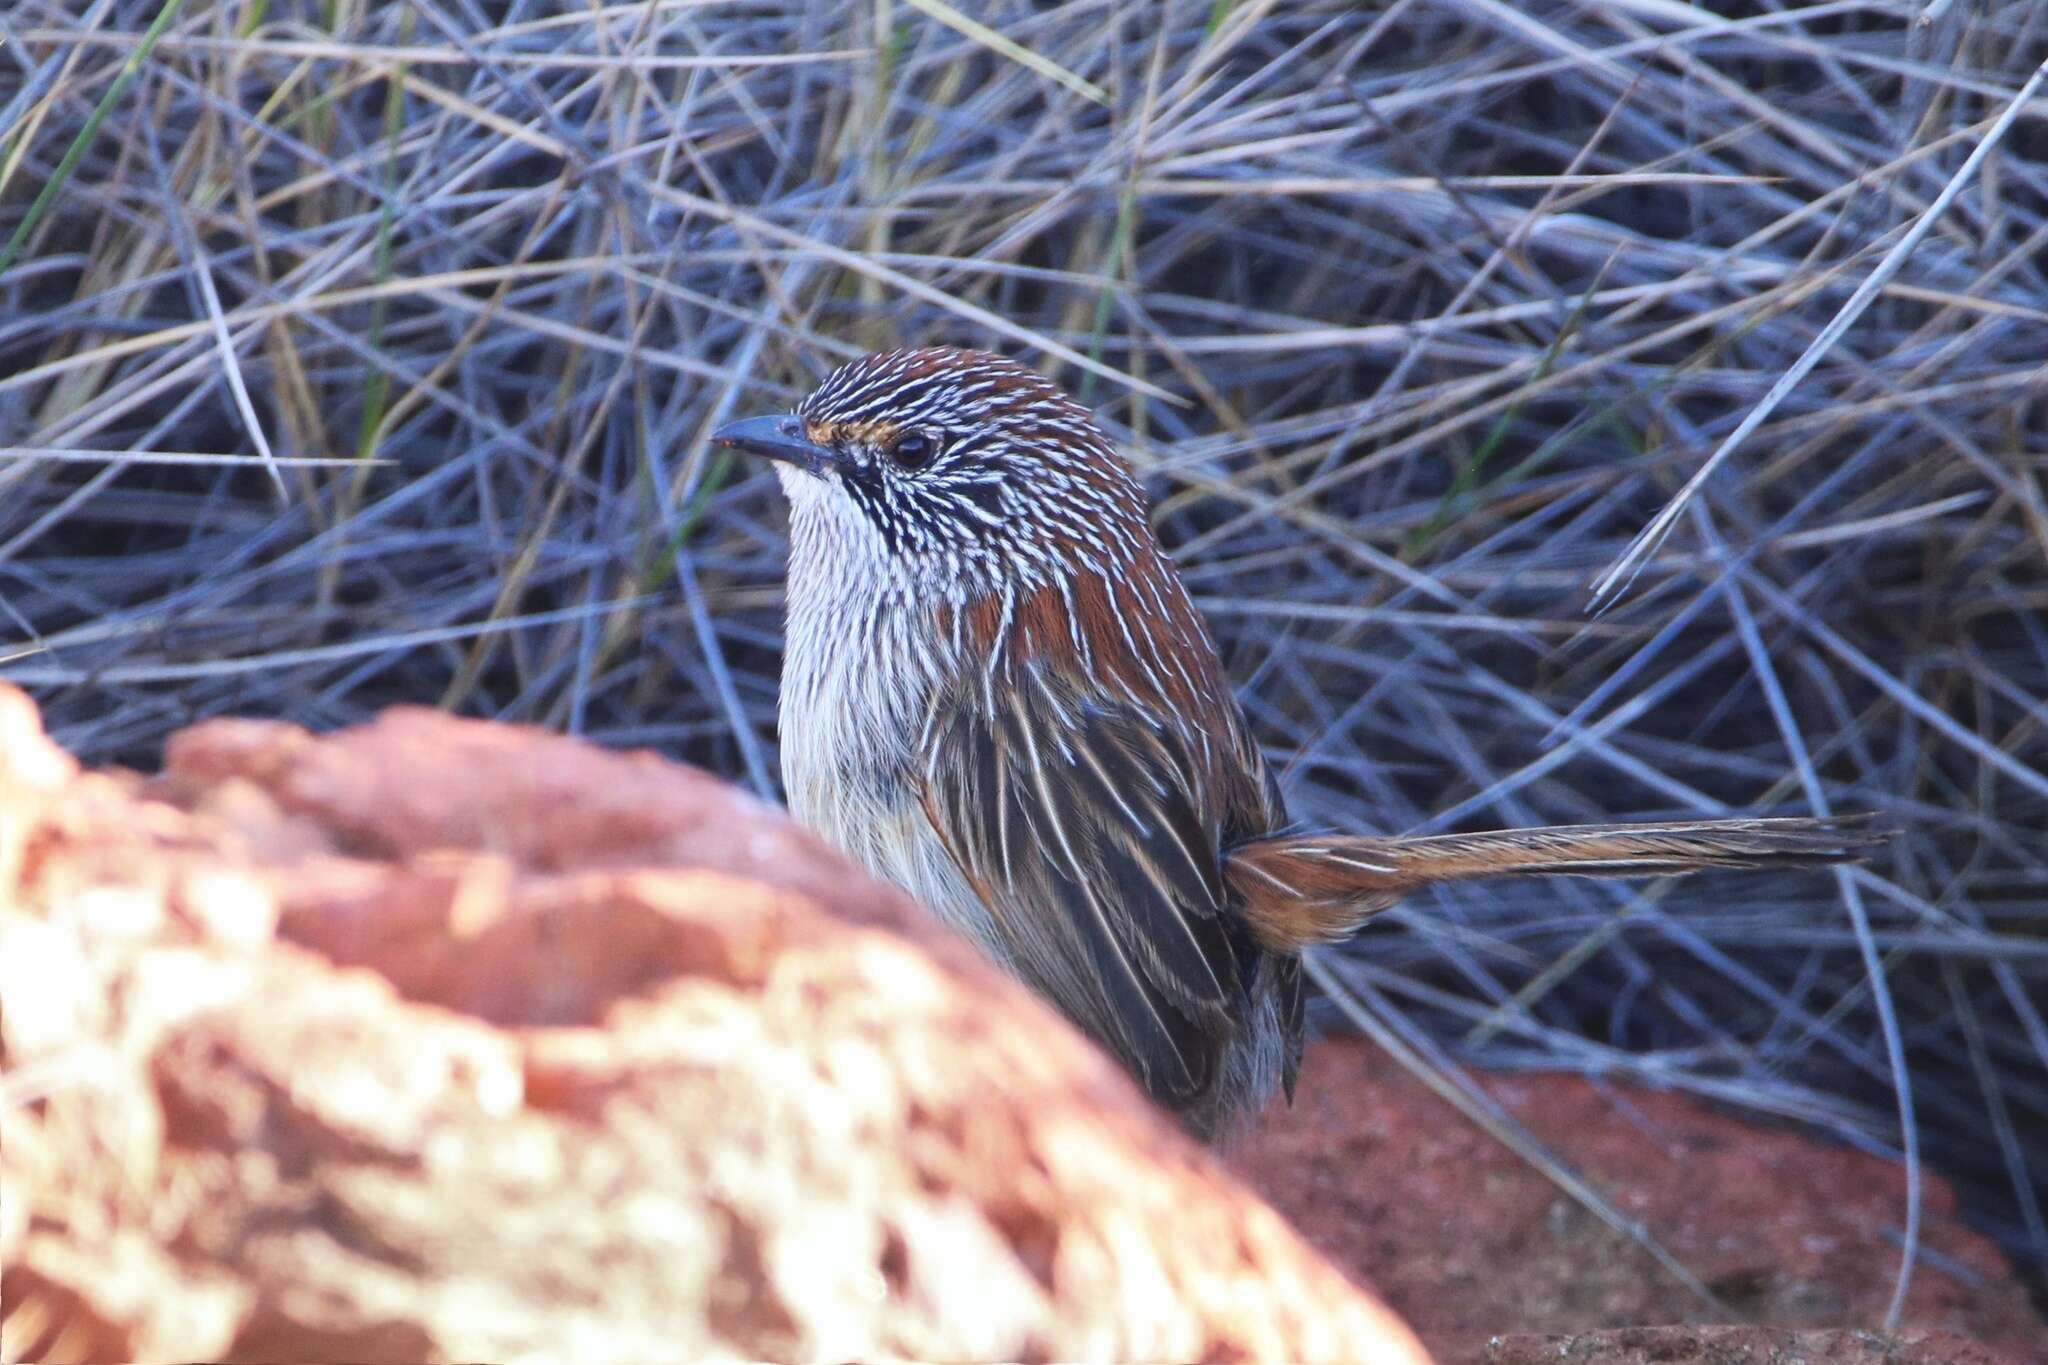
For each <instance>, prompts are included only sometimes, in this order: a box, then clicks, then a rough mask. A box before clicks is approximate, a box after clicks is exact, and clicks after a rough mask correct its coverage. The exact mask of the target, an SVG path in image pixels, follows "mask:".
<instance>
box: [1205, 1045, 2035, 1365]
mask: <svg viewBox="0 0 2048 1365" xmlns="http://www.w3.org/2000/svg"><path fill="white" fill-rule="evenodd" d="M1481 1084H1482V1085H1484V1086H1485V1087H1486V1088H1487V1089H1488V1090H1489V1091H1490V1092H1491V1093H1492V1094H1493V1096H1494V1098H1495V1099H1497V1100H1498V1101H1500V1103H1501V1104H1502V1105H1503V1107H1505V1108H1506V1110H1507V1111H1508V1112H1509V1113H1510V1114H1511V1115H1513V1116H1514V1117H1515V1118H1516V1119H1517V1120H1519V1121H1520V1122H1521V1123H1522V1124H1523V1125H1524V1126H1525V1127H1526V1128H1527V1129H1528V1130H1529V1131H1530V1132H1531V1133H1533V1134H1534V1135H1535V1136H1536V1137H1537V1138H1538V1139H1539V1140H1540V1141H1542V1142H1543V1143H1544V1144H1546V1145H1547V1146H1548V1147H1549V1148H1550V1149H1551V1150H1552V1151H1553V1152H1556V1153H1558V1154H1559V1155H1560V1156H1561V1157H1562V1158H1563V1159H1564V1161H1565V1162H1566V1163H1567V1164H1568V1165H1569V1166H1571V1167H1572V1168H1573V1169H1574V1170H1576V1171H1578V1172H1579V1173H1580V1174H1581V1175H1583V1176H1584V1177H1586V1179H1587V1180H1588V1181H1589V1182H1590V1183H1591V1184H1592V1185H1593V1187H1594V1188H1596V1189H1598V1190H1600V1191H1601V1192H1602V1193H1604V1194H1605V1195H1606V1196H1607V1198H1608V1199H1609V1200H1610V1201H1611V1202H1612V1203H1613V1204H1615V1205H1616V1206H1617V1207H1618V1208H1620V1209H1621V1210H1622V1212H1623V1213H1624V1215H1625V1216H1627V1217H1629V1218H1632V1219H1635V1220H1637V1221H1638V1222H1639V1223H1640V1225H1641V1226H1642V1227H1643V1228H1644V1229H1645V1230H1646V1231H1647V1232H1648V1233H1649V1235H1650V1236H1651V1237H1653V1238H1655V1239H1656V1240H1657V1241H1658V1242H1659V1243H1661V1244H1662V1245H1663V1246H1664V1247H1665V1249H1666V1250H1668V1251H1669V1252H1670V1253H1671V1254H1672V1255H1673V1256H1675V1257H1676V1258H1677V1260H1678V1261H1679V1263H1680V1264H1681V1265H1684V1266H1685V1267H1687V1268H1688V1269H1689V1270H1691V1271H1692V1273H1693V1274H1694V1275H1695V1276H1697V1277H1698V1278H1699V1279H1701V1280H1702V1281H1704V1282H1705V1283H1706V1284H1707V1285H1708V1286H1709V1287H1710V1288H1711V1289H1712V1290H1713V1292H1714V1293H1715V1294H1716V1295H1717V1296H1718V1297H1719V1298H1720V1300H1721V1302H1722V1305H1723V1307H1722V1308H1721V1309H1719V1310H1717V1309H1715V1308H1714V1307H1712V1306H1711V1305H1709V1304H1707V1303H1704V1302H1702V1301H1701V1300H1700V1298H1699V1297H1698V1296H1696V1295H1695V1294H1693V1293H1692V1292H1690V1291H1689V1290H1687V1289H1686V1288H1685V1287H1684V1286H1683V1285H1682V1284H1680V1283H1679V1282H1678V1281H1677V1280H1676V1279H1675V1278H1674V1277H1673V1276H1672V1275H1670V1274H1669V1273H1668V1272H1666V1271H1665V1270H1663V1269H1662V1268H1661V1267H1659V1266H1658V1264H1657V1262H1656V1261H1655V1260H1654V1259H1653V1258H1652V1257H1651V1256H1650V1255H1649V1253H1648V1252H1646V1251H1644V1250H1643V1249H1642V1248H1641V1247H1640V1246H1638V1245H1637V1244H1636V1243H1635V1242H1634V1241H1633V1240H1632V1239H1630V1238H1629V1237H1627V1236H1626V1235H1624V1234H1622V1233H1620V1232H1616V1231H1615V1230H1613V1229H1612V1228H1610V1227H1608V1226H1607V1225H1606V1224H1605V1223H1603V1222H1601V1221H1600V1220H1599V1219H1598V1218H1596V1217H1594V1215H1592V1214H1591V1213H1589V1212H1587V1211H1586V1210H1585V1209H1584V1208H1582V1207H1581V1206H1580V1205H1578V1204H1577V1203H1575V1202H1573V1201H1572V1200H1571V1199H1570V1198H1569V1197H1568V1196H1567V1195H1565V1194H1564V1193H1563V1192H1562V1191H1561V1190H1559V1189H1558V1187H1557V1186H1555V1185H1554V1184H1552V1183H1551V1182H1550V1181H1549V1180H1548V1179H1546V1178H1545V1177H1544V1176H1542V1175H1541V1174H1539V1173H1538V1172H1536V1171H1535V1170H1532V1169H1531V1168H1530V1167H1529V1166H1527V1165H1526V1164H1525V1163H1523V1161H1522V1160H1521V1159H1520V1158H1519V1157H1517V1156H1515V1155H1514V1154H1512V1153H1511V1152H1509V1151H1508V1150H1507V1149H1506V1148H1504V1147H1502V1146H1501V1145H1500V1144H1498V1143H1496V1142H1495V1141H1493V1140H1492V1139H1491V1138H1489V1137H1487V1136H1485V1135H1484V1134H1482V1133H1481V1132H1479V1131H1478V1130H1477V1129H1476V1128H1474V1127H1473V1126H1472V1125H1471V1124H1470V1123H1468V1122H1467V1121H1466V1120H1465V1119H1463V1118H1462V1117H1461V1116H1460V1115H1459V1114H1458V1113H1457V1111H1455V1110H1454V1109H1452V1108H1451V1107H1450V1106H1449V1105H1448V1104H1446V1103H1445V1102H1443V1101H1442V1100H1440V1099H1438V1098H1437V1097H1436V1096H1434V1095H1433V1094H1431V1093H1430V1092H1429V1091H1428V1090H1427V1089H1426V1088H1425V1087H1424V1086H1423V1085H1422V1084H1421V1083H1420V1082H1419V1081H1417V1080H1415V1079H1414V1078H1412V1077H1411V1076H1409V1074H1408V1073H1407V1072H1406V1071H1405V1070H1404V1069H1402V1068H1401V1067H1400V1066H1399V1065H1398V1064H1396V1063H1395V1062H1394V1061H1393V1060H1392V1059H1391V1058H1389V1057H1388V1056H1387V1055H1386V1054H1385V1053H1383V1052H1381V1051H1380V1050H1379V1049H1377V1048H1375V1047H1373V1046H1372V1045H1370V1044H1368V1043H1366V1042H1363V1041H1361V1040H1358V1039H1350V1038H1342V1039H1328V1040H1325V1041H1322V1042H1319V1043H1316V1044H1314V1045H1312V1046H1311V1047H1310V1049H1309V1053H1308V1057H1307V1060H1306V1063H1305V1065H1304V1068H1303V1073H1302V1077H1301V1083H1300V1087H1299V1091H1298V1094H1299V1099H1298V1102H1297V1105H1296V1107H1295V1108H1294V1109H1293V1110H1292V1111H1286V1110H1281V1109H1278V1108H1276V1109H1275V1110H1274V1111H1273V1112H1272V1113H1271V1114H1269V1115H1268V1117H1267V1120H1266V1122H1265V1124H1264V1126H1263V1127H1262V1128H1260V1130H1259V1131H1258V1132H1257V1133H1255V1134H1254V1135H1253V1137H1252V1138H1251V1140H1250V1141H1249V1142H1248V1143H1247V1144H1246V1146H1245V1147H1244V1148H1243V1149H1242V1150H1240V1151H1239V1152H1238V1153H1236V1154H1235V1157H1234V1162H1233V1164H1235V1165H1236V1166H1237V1168H1238V1170H1239V1171H1240V1172H1241V1173H1243V1174H1244V1175H1245V1176H1246V1178H1247V1179H1249V1180H1250V1181H1251V1182H1252V1184H1253V1185H1254V1186H1255V1187H1256V1188H1257V1189H1258V1190H1259V1191H1260V1192H1261V1193H1262V1194H1264V1195H1265V1196H1266V1198H1267V1199H1269V1200H1271V1201H1272V1203H1273V1206H1274V1207H1275V1208H1278V1209H1279V1210H1280V1211H1281V1212H1283V1213H1285V1214H1286V1215H1287V1216H1288V1217H1289V1218H1290V1219H1291V1220H1292V1221H1293V1223H1294V1224H1295V1226H1296V1227H1297V1228H1299V1229H1300V1230H1301V1231H1302V1233H1303V1234H1304V1235H1305V1236H1306V1237H1307V1238H1308V1239H1309V1241H1311V1242H1312V1243H1314V1244H1315V1245H1316V1246H1317V1247H1318V1248H1319V1249H1320V1250H1321V1251H1323V1252H1324V1253H1325V1254H1326V1255H1328V1256H1329V1257H1330V1258H1331V1259H1332V1260H1334V1261H1335V1262H1337V1263H1338V1264H1339V1265H1341V1266H1344V1267H1345V1268H1346V1269H1347V1270H1349V1271H1350V1272H1351V1274H1352V1275H1353V1276H1355V1277H1357V1278H1358V1279H1360V1280H1362V1281H1364V1282H1366V1283H1369V1284H1371V1285H1373V1286H1374V1287H1375V1288H1376V1289H1377V1290H1379V1292H1380V1293H1381V1294H1382V1295H1383V1296H1384V1297H1385V1298H1386V1300H1387V1302H1388V1304H1390V1305H1391V1306H1392V1307H1393V1308H1394V1309H1395V1311H1396V1312H1399V1313H1400V1314H1401V1315H1402V1316H1404V1317H1405V1318H1407V1320H1408V1321H1409V1322H1410V1323H1411V1324H1412V1325H1413V1326H1414V1328H1415V1330H1416V1332H1417V1334H1418V1335H1419V1336H1421V1337H1422V1339H1423V1341H1424V1342H1425V1343H1426V1344H1427V1345H1428V1346H1429V1348H1430V1349H1431V1350H1432V1351H1433V1352H1436V1353H1437V1354H1438V1355H1439V1356H1440V1358H1441V1359H1443V1360H1446V1361H1459V1360H1474V1359H1479V1358H1481V1357H1482V1356H1485V1358H1487V1359H1494V1358H1495V1357H1494V1356H1488V1355H1486V1351H1487V1347H1486V1342H1487V1340H1488V1338H1489V1337H1492V1336H1493V1335H1495V1334H1501V1333H1587V1332H1593V1335H1591V1336H1587V1337H1573V1338H1571V1339H1570V1340H1569V1341H1566V1339H1565V1338H1561V1337H1558V1338H1544V1340H1546V1341H1548V1342H1550V1343H1551V1344H1552V1345H1557V1346H1558V1347H1559V1349H1563V1346H1564V1345H1570V1347H1571V1349H1572V1350H1580V1349H1585V1350H1589V1351H1590V1350H1593V1349H1594V1346H1593V1345H1588V1344H1587V1343H1595V1344H1597V1345H1598V1347H1599V1349H1600V1350H1609V1351H1611V1350H1612V1349H1613V1348H1612V1338H1611V1337H1602V1336H1601V1334H1599V1333H1598V1332H1594V1331H1593V1329H1600V1328H1618V1327H1624V1326H1629V1325H1631V1324H1643V1323H1663V1324H1687V1323H1714V1322H1721V1323H1729V1322H1744V1321H1750V1322H1755V1323H1768V1324H1772V1325H1774V1326H1777V1327H1785V1328H1860V1329H1873V1328H1876V1327H1877V1326H1878V1325H1879V1324H1881V1323H1882V1321H1883V1319H1884V1315H1885V1310H1886V1307H1887V1305H1888V1304H1889V1301H1890V1297H1891V1292H1892V1283H1893V1279H1894V1276H1895V1275H1896V1273H1897V1268H1898V1259H1899V1249H1898V1246H1897V1244H1896V1243H1895V1242H1893V1241H1892V1240H1891V1239H1890V1238H1888V1237H1887V1236H1886V1231H1887V1229H1892V1228H1896V1227H1898V1226H1900V1225H1901V1223H1902V1221H1903V1218H1904V1209H1905V1176H1904V1173H1903V1171H1901V1170H1900V1168H1899V1167H1897V1166H1896V1165H1894V1164H1892V1163H1891V1162H1887V1161H1884V1160H1881V1159H1879V1158H1877V1157H1874V1156H1870V1155H1867V1154H1865V1153H1861V1152H1855V1151H1851V1150H1848V1149H1846V1148H1840V1147H1832V1146H1828V1145H1825V1144H1823V1143H1821V1142H1818V1141H1816V1140H1814V1139H1812V1138H1809V1137H1806V1136H1803V1135H1801V1134H1799V1133H1796V1132H1792V1131H1789V1130H1783V1129H1772V1128H1763V1127H1759V1126H1757V1125H1754V1124H1750V1123H1746V1122H1744V1121H1742V1120H1741V1119H1739V1118H1736V1117H1734V1116H1732V1115H1729V1114H1725V1113H1721V1112H1717V1111H1715V1110H1713V1109H1710V1108H1709V1107H1707V1106H1706V1105H1704V1104H1702V1103H1700V1102H1698V1101H1696V1100H1693V1099H1691V1098H1689V1097H1687V1096H1684V1095H1681V1094H1676V1093H1671V1092H1660V1091H1652V1090H1645V1089H1642V1088H1639V1087H1633V1086H1624V1085H1608V1086H1605V1087H1601V1088H1596V1087H1595V1086H1593V1085H1592V1084H1591V1083H1589V1082H1587V1081H1585V1080H1583V1079H1581V1078H1578V1077H1574V1076H1568V1075H1540V1074H1539V1075H1521V1076H1511V1077H1499V1076H1497V1077H1484V1078H1482V1079H1481ZM1617 1097H1619V1102H1617ZM1923 1191H1924V1194H1923V1214H1922V1217H1923V1227H1922V1243H1923V1245H1924V1246H1925V1247H1926V1248H1927V1249H1928V1250H1929V1251H1931V1252H1933V1253H1936V1255H1937V1256H1938V1257H1940V1258H1942V1259H1943V1260H1944V1262H1945V1264H1939V1265H1938V1264H1935V1263H1932V1262H1930V1261H1925V1260H1923V1261H1922V1262H1921V1263H1920V1264H1919V1265H1918V1267H1917V1268H1916V1271H1915V1274H1914V1278H1913V1284H1912V1288H1911V1291H1910V1293H1909V1295H1908V1298H1907V1301H1906V1311H1905V1317H1904V1325H1905V1327H1906V1328H1907V1329H1909V1331H1908V1333H1907V1335H1908V1336H1911V1335H1913V1334H1915V1333H1918V1334H1923V1335H1924V1334H1925V1333H1928V1332H1941V1333H1950V1334H1954V1337H1955V1339H1958V1340H1962V1339H1968V1340H1972V1341H1975V1342H1977V1343H1980V1345H1979V1347H1978V1348H1977V1349H1979V1350H1980V1351H1982V1352H1984V1354H1983V1355H1982V1356H1978V1357H1971V1356H1960V1355H1959V1356H1957V1357H1956V1359H1957V1360H1959V1361H1960V1360H1966V1359H1986V1360H1989V1359H2008V1358H2009V1359H2016V1360H2043V1359H2048V1350H2044V1349H2043V1343H2044V1342H2048V1324H2044V1323H2043V1322H2042V1321H2041V1319H2040V1318H2039V1317H2038V1316H2037V1315H2036V1314H2035V1313H2034V1311H2033V1310H2032V1308H2031V1307H2030V1306H2029V1304H2028V1301H2027V1296H2026V1293H2025V1290H2024V1289H2023V1287H2022V1286H2021V1285H2020V1284H2019V1283H2018V1282H2017V1281H2016V1280H2015V1278H2014V1277H2013V1275H2012V1273H2011V1270H2010V1268H2009V1267H2008V1266H2007V1265H2006V1263H2005V1261H2004V1259H2003V1258H2002V1257H2001V1256H2000V1255H1999V1253H1998V1251H1997V1250H1996V1248H1994V1247H1993V1246H1992V1245H1991V1244H1990V1243H1989V1242H1988V1241H1986V1240H1985V1239H1984V1238H1982V1237H1979V1236H1978V1235H1976V1234H1975V1233H1973V1232H1971V1231H1970V1230H1969V1229H1967V1228H1966V1227H1964V1226H1963V1224H1962V1223H1961V1221H1960V1220H1959V1219H1958V1218H1957V1216H1956V1210H1955V1199H1954V1196H1953V1194H1952V1192H1951V1191H1950V1190H1949V1189H1948V1187H1947V1186H1946V1185H1945V1184H1943V1183H1942V1182H1941V1181H1940V1180H1939V1179H1938V1178H1936V1177H1933V1176H1931V1175H1929V1176H1927V1177H1925V1179H1924V1181H1923ZM1674 1330H1680V1331H1681V1335H1680V1336H1678V1337H1673V1338H1670V1339H1668V1340H1667V1339H1664V1338H1659V1339H1658V1340H1659V1341H1660V1342H1662V1343H1663V1344H1665V1345H1668V1344H1670V1343H1671V1342H1673V1341H1680V1342H1682V1341H1685V1340H1691V1339H1692V1338H1687V1337H1684V1336H1683V1335H1682V1331H1683V1329H1674ZM1694 1335H1695V1337H1697V1339H1698V1340H1699V1341H1709V1340H1710V1338H1709V1337H1708V1336H1706V1335H1701V1334H1694ZM1802 1339H1803V1338H1802ZM1902 1339H1903V1338H1902ZM1644 1340H1648V1338H1644ZM1711 1340H1715V1341H1723V1344H1726V1343H1727V1342H1729V1341H1741V1340H1750V1339H1748V1338H1727V1339H1725V1340H1724V1339H1722V1338H1712V1339H1711ZM1754 1340H1757V1341H1762V1340H1764V1338H1762V1337H1758V1338H1755V1339H1754ZM1771 1340H1776V1338H1771ZM1842 1340H1843V1341H1847V1340H1849V1337H1848V1336H1844V1337H1842ZM1514 1349H1515V1351H1517V1352H1521V1353H1520V1354H1510V1355H1502V1356H1499V1357H1498V1358H1499V1359H1500V1360H1503V1361H1506V1360H1517V1361H1520V1360H1534V1359H1537V1358H1538V1355H1539V1354H1540V1351H1539V1349H1538V1348H1536V1347H1525V1346H1524V1345H1522V1344H1520V1343H1519V1341H1518V1343H1517V1344H1516V1345H1515V1348H1514ZM1541 1349H1549V1347H1548V1346H1546V1347H1543V1348H1541ZM1660 1349H1662V1346H1660ZM1688 1349H1689V1348H1688ZM1716 1349H1717V1350H1718V1349H1720V1348H1719V1347H1716ZM1759 1349H1760V1348H1759ZM1842 1349H1843V1350H1848V1349H1849V1348H1848V1347H1847V1346H1844V1347H1842ZM1857 1349H1861V1348H1860V1347H1859V1348H1857ZM1916 1349H1917V1348H1916ZM1743 1350H1744V1351H1747V1350H1749V1348H1748V1347H1746V1346H1745V1347H1744V1348H1743ZM1532 1351H1533V1352H1537V1354H1531V1353H1530V1352H1532ZM1797 1354H1798V1353H1797V1352H1796V1351H1793V1352H1791V1353H1790V1354H1785V1355H1782V1357H1774V1356H1771V1355H1769V1354H1768V1353H1765V1354H1753V1353H1752V1354H1743V1353H1740V1352H1735V1351H1734V1350H1733V1347H1730V1350H1729V1352H1728V1353H1725V1354H1722V1355H1716V1354H1713V1353H1711V1352H1708V1353H1706V1354H1677V1355H1672V1356H1670V1357H1669V1359H1671V1360H1673V1361H1690V1360H1695V1359H1697V1360H1703V1361H1704V1360H1714V1361H1720V1360H1723V1359H1725V1360H1727V1361H1730V1362H1743V1361H1750V1360H1754V1361H1757V1362H1763V1361H1766V1360H1774V1359H1779V1358H1782V1359H1784V1360H1787V1361H1789V1360H1792V1359H1794V1358H1797ZM1541 1358H1543V1359H1546V1360H1561V1361H1578V1360H1581V1359H1585V1360H1597V1361H1608V1360H1622V1359H1654V1360H1660V1361H1661V1360H1664V1359H1666V1357H1665V1356H1662V1355H1651V1356H1641V1355H1637V1356H1629V1355H1627V1354H1626V1353H1623V1354H1611V1353H1610V1354H1597V1353H1596V1354H1590V1355H1584V1356H1581V1355H1573V1354H1568V1353H1567V1354H1563V1355H1549V1356H1542V1357H1541ZM1837 1358H1839V1359H1842V1360H1849V1361H1861V1360H1863V1359H1865V1357H1864V1356H1861V1355H1855V1354H1849V1355H1842V1356H1839V1357H1837V1356H1828V1355H1815V1356H1813V1357H1811V1359H1812V1360H1813V1361H1814V1362H1816V1365H1817V1363H1818V1362H1822V1361H1827V1360H1832V1359H1837ZM1879 1358H1884V1359H1890V1357H1879ZM1923 1358H1925V1359H1933V1358H1936V1357H1925V1356H1901V1357H1899V1359H1900V1360H1901V1361H1904V1360H1907V1359H1912V1360H1920V1359H1923Z"/></svg>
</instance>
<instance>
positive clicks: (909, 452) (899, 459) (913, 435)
mask: <svg viewBox="0 0 2048 1365" xmlns="http://www.w3.org/2000/svg"><path fill="white" fill-rule="evenodd" d="M938 449H939V443H938V442H937V441H934V440H933V439H932V438H931V436H930V434H929V433H926V432H922V431H906V432H904V433H903V434H902V435H901V436H898V437H897V438H896V441H895V444H893V445H891V446H890V447H889V458H890V459H892V460H894V461H895V462H896V464H897V466H898V467H899V468H903V469H922V468H924V466H925V465H927V464H929V463H931V458H932V456H933V455H935V454H937V453H938Z"/></svg>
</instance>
